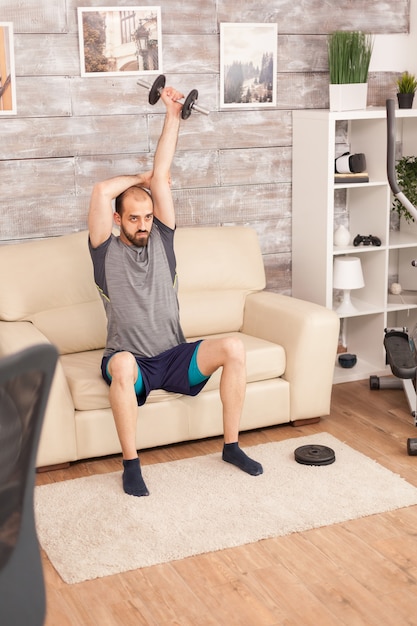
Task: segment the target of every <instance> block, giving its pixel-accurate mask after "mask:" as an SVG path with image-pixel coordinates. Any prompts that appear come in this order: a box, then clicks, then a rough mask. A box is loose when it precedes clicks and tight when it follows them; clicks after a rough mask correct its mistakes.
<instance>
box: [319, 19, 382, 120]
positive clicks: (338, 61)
mask: <svg viewBox="0 0 417 626" xmlns="http://www.w3.org/2000/svg"><path fill="white" fill-rule="evenodd" d="M372 49H373V38H372V37H371V35H368V34H366V33H363V32H361V31H344V30H337V31H335V32H333V33H330V34H329V35H328V38H327V54H328V60H329V75H330V85H329V95H330V110H331V111H349V110H353V109H364V108H366V98H367V93H368V83H367V81H368V72H369V64H370V61H371V56H372Z"/></svg>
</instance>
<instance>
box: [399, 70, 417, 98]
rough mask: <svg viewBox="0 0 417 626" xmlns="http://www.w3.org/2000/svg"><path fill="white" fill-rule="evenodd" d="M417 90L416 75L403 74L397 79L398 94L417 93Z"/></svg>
mask: <svg viewBox="0 0 417 626" xmlns="http://www.w3.org/2000/svg"><path fill="white" fill-rule="evenodd" d="M416 89H417V80H416V77H415V76H414V74H410V73H409V72H403V73H402V74H401V76H400V77H399V78H398V79H397V91H398V93H415V91H416Z"/></svg>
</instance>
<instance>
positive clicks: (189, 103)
mask: <svg viewBox="0 0 417 626" xmlns="http://www.w3.org/2000/svg"><path fill="white" fill-rule="evenodd" d="M197 98H198V91H197V89H192V90H191V91H190V93H189V94H188V96H187V97H186V99H185V102H184V104H183V105H182V109H181V117H182V119H183V120H188V118H189V117H190V115H191V112H192V110H193V105H194V102H195V101H196V100H197Z"/></svg>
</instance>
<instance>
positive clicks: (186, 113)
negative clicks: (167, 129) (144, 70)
mask: <svg viewBox="0 0 417 626" xmlns="http://www.w3.org/2000/svg"><path fill="white" fill-rule="evenodd" d="M137 84H138V85H140V86H141V87H145V89H148V90H149V97H148V101H149V104H152V105H154V104H156V103H157V102H158V100H159V98H160V97H161V92H162V90H163V88H164V87H165V76H164V75H163V74H160V75H159V76H157V77H156V79H155V81H154V83H153V85H150V84H149V83H147V82H146V81H145V80H142V79H141V78H139V79H138V81H137ZM197 98H198V91H197V89H192V90H191V91H190V93H189V94H188V96H187V97H186V98H185V99H184V98H181V100H177V102H180V103H181V104H182V109H181V117H182V119H183V120H186V119H188V118H189V117H190V115H191V113H192V111H198V112H199V113H203V114H204V115H208V114H209V111H208V110H207V109H205V108H204V107H202V106H200V105H198V104H196V101H197Z"/></svg>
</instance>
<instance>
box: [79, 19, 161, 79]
mask: <svg viewBox="0 0 417 626" xmlns="http://www.w3.org/2000/svg"><path fill="white" fill-rule="evenodd" d="M78 33H79V45H80V63H81V76H104V75H106V76H120V75H122V74H128V75H137V74H161V73H162V59H161V57H162V43H161V7H94V8H92V7H88V8H81V7H78Z"/></svg>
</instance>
